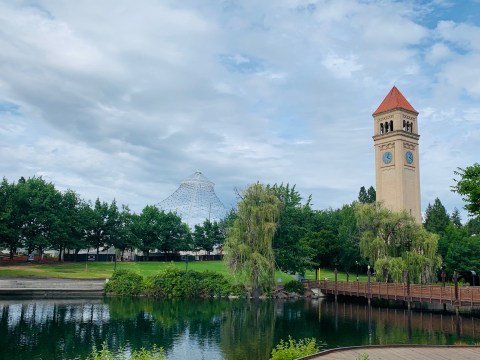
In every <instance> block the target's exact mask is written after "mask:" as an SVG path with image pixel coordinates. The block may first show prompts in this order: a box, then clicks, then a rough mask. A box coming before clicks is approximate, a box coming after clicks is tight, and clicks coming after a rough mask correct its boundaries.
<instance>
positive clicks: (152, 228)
mask: <svg viewBox="0 0 480 360" xmlns="http://www.w3.org/2000/svg"><path fill="white" fill-rule="evenodd" d="M162 213H163V211H160V210H159V209H158V208H157V207H156V206H153V205H147V206H145V207H144V208H143V210H142V212H141V213H140V214H139V215H133V216H132V224H131V231H132V234H133V236H134V238H135V240H136V243H137V246H138V248H139V249H140V250H141V251H143V253H145V254H147V257H148V256H149V253H150V251H152V250H154V249H158V248H160V246H161V245H162V236H161V234H162Z"/></svg>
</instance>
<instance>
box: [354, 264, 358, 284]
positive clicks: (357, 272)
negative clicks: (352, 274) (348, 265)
mask: <svg viewBox="0 0 480 360" xmlns="http://www.w3.org/2000/svg"><path fill="white" fill-rule="evenodd" d="M355 265H356V266H355V268H356V269H357V281H358V261H357V260H355Z"/></svg>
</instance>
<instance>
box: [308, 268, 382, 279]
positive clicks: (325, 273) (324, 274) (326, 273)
mask: <svg viewBox="0 0 480 360" xmlns="http://www.w3.org/2000/svg"><path fill="white" fill-rule="evenodd" d="M356 277H357V274H356V273H354V272H350V273H349V278H348V281H355V280H356ZM325 278H327V280H328V281H334V280H335V272H334V271H333V270H331V269H320V279H321V280H323V279H325ZM305 279H307V280H315V272H314V271H311V270H309V271H307V272H306V274H305ZM337 279H338V281H347V273H345V272H341V271H339V272H338V274H337ZM358 280H359V281H367V275H366V274H358ZM372 281H373V278H372Z"/></svg>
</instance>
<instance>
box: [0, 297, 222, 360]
mask: <svg viewBox="0 0 480 360" xmlns="http://www.w3.org/2000/svg"><path fill="white" fill-rule="evenodd" d="M229 306H230V305H229V302H228V301H226V300H218V301H197V302H195V301H178V302H167V301H161V302H157V301H153V300H145V299H141V300H139V299H107V300H106V302H105V304H102V303H99V302H97V303H83V304H82V303H80V304H79V303H76V304H65V303H64V304H61V303H58V302H57V303H55V302H42V303H23V304H16V305H11V306H8V305H5V306H3V305H0V333H1V334H2V336H1V337H0V349H2V352H1V353H0V359H1V358H5V359H12V360H15V359H25V356H26V355H27V354H28V356H29V357H31V358H34V357H37V358H44V359H74V358H76V359H83V358H85V357H86V356H87V355H88V354H89V353H90V352H91V349H92V346H93V345H96V346H97V347H100V346H101V344H102V343H103V342H106V343H107V345H108V346H109V348H110V349H113V350H117V349H119V348H130V349H140V348H141V347H145V348H150V347H151V346H152V345H153V344H156V345H158V346H162V347H163V348H164V349H165V350H166V351H168V350H169V349H172V348H173V345H174V342H175V341H176V339H177V338H178V337H179V336H181V335H183V334H184V333H186V332H187V331H188V333H189V337H190V338H191V339H196V340H197V342H198V344H199V346H200V347H201V346H203V345H204V344H208V343H209V342H210V341H213V342H215V343H218V342H219V338H220V335H219V334H220V327H221V319H222V312H223V311H225V310H226V308H228V307H229Z"/></svg>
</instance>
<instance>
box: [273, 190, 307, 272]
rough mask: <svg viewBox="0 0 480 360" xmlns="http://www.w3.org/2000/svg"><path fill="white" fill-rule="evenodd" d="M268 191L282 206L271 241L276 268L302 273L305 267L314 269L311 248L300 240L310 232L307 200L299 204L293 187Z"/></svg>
mask: <svg viewBox="0 0 480 360" xmlns="http://www.w3.org/2000/svg"><path fill="white" fill-rule="evenodd" d="M271 190H272V191H273V193H274V194H275V195H276V196H277V197H278V199H279V200H280V203H281V207H280V217H279V222H278V227H277V231H276V232H275V236H274V238H273V250H274V253H275V262H276V265H277V267H278V268H280V269H281V270H283V271H285V272H291V273H300V274H304V273H305V270H306V269H307V268H312V267H313V265H312V263H311V258H312V252H311V249H310V248H309V247H308V246H306V244H305V242H302V241H301V240H302V238H304V237H305V234H306V233H307V231H308V230H309V225H310V223H311V217H312V214H313V211H312V209H311V208H310V197H309V198H308V199H307V201H306V203H305V204H303V205H302V197H301V196H300V194H299V193H298V191H297V190H296V189H295V185H294V186H292V187H290V186H289V184H287V185H283V184H281V185H277V184H275V185H273V187H271Z"/></svg>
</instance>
